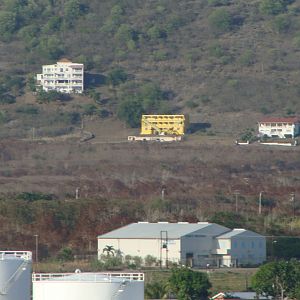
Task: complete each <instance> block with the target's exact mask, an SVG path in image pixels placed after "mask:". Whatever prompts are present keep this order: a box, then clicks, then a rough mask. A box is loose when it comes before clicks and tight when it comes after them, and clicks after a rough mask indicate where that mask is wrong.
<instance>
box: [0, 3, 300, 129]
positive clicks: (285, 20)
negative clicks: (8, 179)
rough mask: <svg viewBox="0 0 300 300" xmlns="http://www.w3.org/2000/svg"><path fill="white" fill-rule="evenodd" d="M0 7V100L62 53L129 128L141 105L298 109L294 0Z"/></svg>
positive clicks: (298, 11)
mask: <svg viewBox="0 0 300 300" xmlns="http://www.w3.org/2000/svg"><path fill="white" fill-rule="evenodd" d="M0 8H1V13H0V34H1V40H2V43H0V50H1V53H3V55H2V56H1V59H0V63H1V62H2V64H3V67H2V68H1V69H2V70H1V72H2V73H3V75H2V77H1V78H0V96H1V97H0V105H3V104H10V103H14V102H15V97H18V96H19V95H20V94H21V93H23V92H25V91H28V90H33V89H34V86H33V81H32V78H33V77H32V75H33V74H34V73H37V72H39V70H40V67H41V64H45V63H53V62H55V61H56V60H57V59H59V58H61V57H63V56H66V57H68V58H71V59H72V60H74V61H78V62H82V63H85V65H86V69H87V71H88V72H89V73H91V74H94V75H95V74H98V75H100V74H101V76H104V78H105V80H104V81H103V80H102V81H101V83H100V84H97V83H96V81H93V80H92V81H89V82H87V86H88V88H89V89H91V88H92V89H93V90H94V92H93V93H90V92H88V95H89V96H92V95H95V92H96V93H98V96H97V99H98V102H99V101H100V100H101V98H99V95H100V94H99V93H101V95H105V97H106V98H107V99H108V102H106V104H104V103H100V105H102V108H97V109H98V110H97V111H98V112H99V114H98V115H99V116H100V117H101V116H103V115H105V116H109V115H110V114H117V115H118V116H119V117H120V118H121V119H123V120H125V121H127V123H128V124H129V125H130V126H133V127H135V126H137V123H138V122H137V120H138V118H139V116H140V114H141V113H144V112H145V113H152V112H172V111H173V112H174V111H178V110H180V109H183V108H186V109H188V110H190V111H196V112H199V111H202V110H203V109H208V110H213V111H240V110H245V109H247V110H251V111H256V112H261V113H264V114H267V113H269V114H270V113H279V114H281V115H284V114H294V113H297V112H298V110H299V108H300V104H299V101H298V98H299V93H300V91H299V83H300V82H299V79H298V76H297V72H298V68H299V64H298V61H299V51H298V48H299V45H300V42H299V40H300V38H299V29H300V27H299V15H300V6H299V3H297V1H292V0H276V1H273V0H272V1H271V0H263V1H261V2H260V3H259V5H257V1H254V0H252V1H243V0H239V1H229V0H228V1H227V0H226V1H225V0H201V1H197V2H190V1H179V0H156V1H151V2H150V3H148V2H147V3H146V2H145V1H141V0H126V1H125V0H114V1H109V0H105V1H101V3H99V1H96V0H92V1H87V0H65V1H62V0H56V1H50V0H5V1H2V2H1V4H0ZM25 82H27V88H25V87H24V84H25ZM200 86H201V88H200ZM55 97H56V98H61V97H60V96H59V95H50V96H49V97H48V96H45V95H43V94H39V95H38V96H37V100H38V101H39V102H45V101H46V102H47V101H52V100H53V99H55ZM92 97H93V96H92ZM93 99H94V98H93ZM55 100H57V99H55ZM61 100H62V99H61ZM65 100H66V99H64V101H65ZM165 100H168V101H165ZM101 109H102V110H103V109H104V111H102V112H100V111H101Z"/></svg>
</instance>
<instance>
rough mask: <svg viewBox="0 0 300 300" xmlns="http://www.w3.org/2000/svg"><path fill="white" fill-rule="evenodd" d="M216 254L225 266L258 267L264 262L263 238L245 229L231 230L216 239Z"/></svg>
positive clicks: (264, 244) (264, 248)
mask: <svg viewBox="0 0 300 300" xmlns="http://www.w3.org/2000/svg"><path fill="white" fill-rule="evenodd" d="M216 240H217V246H218V248H217V253H218V254H220V255H222V256H223V257H222V264H223V265H226V266H235V265H236V264H239V265H259V264H261V263H262V262H263V261H264V260H266V241H265V237H264V236H262V235H260V234H257V233H256V232H253V231H250V230H245V229H233V230H231V231H229V232H226V233H224V234H222V235H220V236H218V237H217V238H216Z"/></svg>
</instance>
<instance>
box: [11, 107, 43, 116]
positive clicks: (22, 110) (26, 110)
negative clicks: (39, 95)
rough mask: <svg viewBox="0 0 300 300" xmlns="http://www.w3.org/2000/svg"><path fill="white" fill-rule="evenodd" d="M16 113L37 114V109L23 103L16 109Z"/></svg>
mask: <svg viewBox="0 0 300 300" xmlns="http://www.w3.org/2000/svg"><path fill="white" fill-rule="evenodd" d="M16 112H17V113H22V114H28V115H37V114H38V113H39V109H38V108H37V107H36V106H33V105H24V106H21V107H18V108H17V109H16Z"/></svg>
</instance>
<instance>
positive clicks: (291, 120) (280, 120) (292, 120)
mask: <svg viewBox="0 0 300 300" xmlns="http://www.w3.org/2000/svg"><path fill="white" fill-rule="evenodd" d="M258 123H292V124H295V123H300V120H299V118H298V117H288V118H277V117H269V118H264V119H262V120H261V121H259V122H258Z"/></svg>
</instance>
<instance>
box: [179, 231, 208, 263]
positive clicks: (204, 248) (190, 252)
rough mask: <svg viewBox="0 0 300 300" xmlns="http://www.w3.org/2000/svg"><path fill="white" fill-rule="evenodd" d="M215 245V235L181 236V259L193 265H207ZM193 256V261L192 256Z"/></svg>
mask: <svg viewBox="0 0 300 300" xmlns="http://www.w3.org/2000/svg"><path fill="white" fill-rule="evenodd" d="M213 246H214V241H213V237H195V236H190V235H187V236H184V237H182V238H181V261H182V263H184V264H187V265H191V266H206V264H207V263H208V261H209V260H208V258H209V256H210V255H211V253H212V250H213ZM191 256H192V261H191V258H190V257H191Z"/></svg>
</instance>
